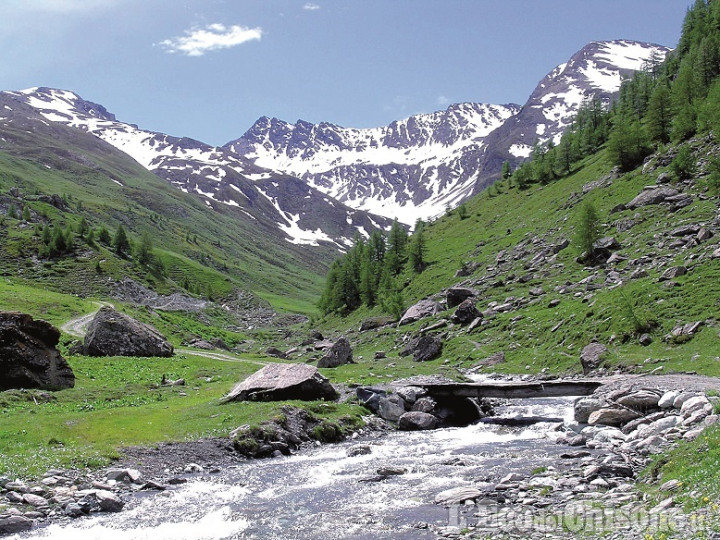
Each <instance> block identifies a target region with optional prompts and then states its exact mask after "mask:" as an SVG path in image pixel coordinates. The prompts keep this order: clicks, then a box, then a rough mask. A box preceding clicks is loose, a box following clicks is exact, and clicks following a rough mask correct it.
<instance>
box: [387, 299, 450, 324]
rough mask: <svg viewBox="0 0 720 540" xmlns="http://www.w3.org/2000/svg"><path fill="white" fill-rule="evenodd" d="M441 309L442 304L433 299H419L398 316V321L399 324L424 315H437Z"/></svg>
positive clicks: (417, 319) (421, 317) (407, 322)
mask: <svg viewBox="0 0 720 540" xmlns="http://www.w3.org/2000/svg"><path fill="white" fill-rule="evenodd" d="M441 311H442V306H441V305H440V304H439V303H437V302H435V301H433V300H420V301H419V302H418V303H417V304H415V305H414V306H410V307H409V308H408V310H407V311H406V312H405V314H404V315H403V316H402V317H401V318H400V322H399V323H398V324H399V325H400V326H402V325H403V324H410V323H413V322H415V321H419V320H420V319H424V318H425V317H431V316H432V315H437V314H438V313H440V312H441Z"/></svg>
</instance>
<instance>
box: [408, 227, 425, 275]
mask: <svg viewBox="0 0 720 540" xmlns="http://www.w3.org/2000/svg"><path fill="white" fill-rule="evenodd" d="M424 229H425V224H424V223H423V221H422V220H420V219H419V220H418V221H417V222H416V223H415V231H414V232H413V235H412V237H411V239H410V246H409V247H408V264H409V265H410V268H411V269H412V270H413V272H416V273H420V272H422V271H423V270H424V269H425V264H426V260H425V251H426V248H425V232H424Z"/></svg>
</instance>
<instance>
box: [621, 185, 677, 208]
mask: <svg viewBox="0 0 720 540" xmlns="http://www.w3.org/2000/svg"><path fill="white" fill-rule="evenodd" d="M678 194H679V192H678V190H676V189H672V188H669V187H656V188H652V189H646V190H644V191H643V192H642V193H640V194H639V195H638V196H637V197H635V198H634V199H633V200H632V201H630V202H629V203H627V205H626V206H627V207H628V208H639V207H640V206H647V205H650V204H660V203H661V202H664V201H666V200H667V199H668V198H670V197H675V196H676V195H678Z"/></svg>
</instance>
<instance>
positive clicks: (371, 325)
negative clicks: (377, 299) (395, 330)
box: [360, 316, 395, 332]
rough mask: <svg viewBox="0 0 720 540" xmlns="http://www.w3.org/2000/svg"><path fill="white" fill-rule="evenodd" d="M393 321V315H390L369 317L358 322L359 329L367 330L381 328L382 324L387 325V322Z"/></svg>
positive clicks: (391, 322)
mask: <svg viewBox="0 0 720 540" xmlns="http://www.w3.org/2000/svg"><path fill="white" fill-rule="evenodd" d="M394 322H395V317H390V316H378V317H370V318H368V319H365V320H364V321H363V322H362V323H360V331H361V332H367V331H368V330H375V329H376V328H381V327H383V326H387V325H388V324H393V323H394Z"/></svg>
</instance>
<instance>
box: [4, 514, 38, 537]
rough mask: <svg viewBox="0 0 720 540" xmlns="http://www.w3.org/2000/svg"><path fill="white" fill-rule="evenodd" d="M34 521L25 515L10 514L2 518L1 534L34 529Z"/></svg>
mask: <svg viewBox="0 0 720 540" xmlns="http://www.w3.org/2000/svg"><path fill="white" fill-rule="evenodd" d="M32 526H33V521H32V520H31V519H28V518H26V517H24V516H8V517H3V518H0V535H2V534H17V533H21V532H25V531H29V530H30V529H32Z"/></svg>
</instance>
